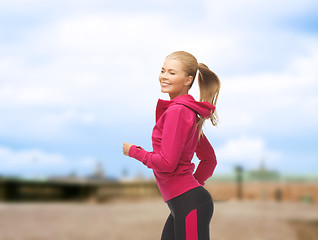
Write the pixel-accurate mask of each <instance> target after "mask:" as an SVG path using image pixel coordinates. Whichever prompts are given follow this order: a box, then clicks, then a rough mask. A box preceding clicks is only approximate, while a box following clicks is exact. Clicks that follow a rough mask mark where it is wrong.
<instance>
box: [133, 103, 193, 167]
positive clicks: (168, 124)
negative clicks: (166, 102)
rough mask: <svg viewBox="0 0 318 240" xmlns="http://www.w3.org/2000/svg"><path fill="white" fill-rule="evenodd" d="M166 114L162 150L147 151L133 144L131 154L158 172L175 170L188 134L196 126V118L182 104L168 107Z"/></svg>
mask: <svg viewBox="0 0 318 240" xmlns="http://www.w3.org/2000/svg"><path fill="white" fill-rule="evenodd" d="M164 114H165V119H164V123H163V129H162V137H161V149H160V152H159V153H154V152H147V151H145V150H144V149H143V148H141V147H138V146H135V145H133V146H131V148H130V150H129V156H130V157H133V158H135V159H137V160H139V161H141V162H142V163H143V164H144V165H146V166H147V167H148V168H151V169H153V170H155V171H157V172H173V171H175V169H176V167H177V165H178V163H179V159H180V156H181V154H182V152H183V149H184V146H185V143H186V140H187V138H188V134H189V132H190V131H191V128H192V127H193V126H195V119H194V118H191V116H189V115H188V114H186V111H185V110H184V109H183V108H182V107H180V106H178V107H171V109H170V108H168V109H167V110H166V112H165V113H164Z"/></svg>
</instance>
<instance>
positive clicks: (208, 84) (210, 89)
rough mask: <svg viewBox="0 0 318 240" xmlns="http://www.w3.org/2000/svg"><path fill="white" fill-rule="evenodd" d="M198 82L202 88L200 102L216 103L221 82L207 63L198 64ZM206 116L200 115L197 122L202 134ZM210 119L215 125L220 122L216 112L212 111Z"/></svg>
mask: <svg viewBox="0 0 318 240" xmlns="http://www.w3.org/2000/svg"><path fill="white" fill-rule="evenodd" d="M198 70H199V74H198V83H199V88H200V102H209V103H211V104H212V105H214V106H215V105H216V102H217V100H218V96H219V91H220V87H221V82H220V79H219V78H218V76H217V75H216V74H215V73H214V72H212V71H211V70H210V69H209V68H208V67H207V66H206V65H205V64H203V63H199V64H198ZM205 120H206V118H202V117H200V120H199V122H198V124H197V127H198V129H199V132H200V136H201V134H202V126H203V123H204V121H205ZM210 120H211V123H212V125H213V126H216V125H217V123H218V120H219V119H218V116H217V114H216V112H215V111H214V112H211V115H210Z"/></svg>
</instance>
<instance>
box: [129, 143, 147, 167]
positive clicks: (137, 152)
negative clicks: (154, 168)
mask: <svg viewBox="0 0 318 240" xmlns="http://www.w3.org/2000/svg"><path fill="white" fill-rule="evenodd" d="M128 154H129V157H132V158H135V159H137V160H138V161H140V162H142V163H143V164H145V156H146V154H147V152H146V151H145V150H144V149H143V148H142V147H140V146H136V145H132V146H131V147H130V149H129V153H128Z"/></svg>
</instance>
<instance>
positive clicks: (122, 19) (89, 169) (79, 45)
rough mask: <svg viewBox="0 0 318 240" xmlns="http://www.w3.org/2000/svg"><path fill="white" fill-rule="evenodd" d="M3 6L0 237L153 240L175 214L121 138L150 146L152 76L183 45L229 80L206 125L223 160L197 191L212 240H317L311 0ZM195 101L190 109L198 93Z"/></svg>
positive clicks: (317, 59) (155, 89) (156, 92)
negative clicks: (210, 207) (215, 118)
mask: <svg viewBox="0 0 318 240" xmlns="http://www.w3.org/2000/svg"><path fill="white" fill-rule="evenodd" d="M0 6H1V7H0V119H1V120H0V240H1V239H50V237H53V235H54V234H46V235H45V233H44V232H43V234H44V235H41V234H42V233H41V231H40V229H42V228H44V229H48V230H47V233H55V234H57V233H60V235H59V237H58V239H72V236H73V237H74V236H76V238H77V239H80V236H83V239H105V238H106V239H131V238H130V237H131V234H128V235H127V236H126V235H125V233H123V232H121V231H118V232H116V231H115V232H112V230H114V229H115V228H114V227H110V228H109V229H108V228H107V227H105V225H108V226H111V223H112V224H114V226H122V227H123V228H126V229H127V228H129V227H131V228H133V229H134V234H137V235H136V236H138V237H137V238H134V239H159V236H160V232H161V229H162V225H163V224H164V221H165V217H166V215H167V214H168V210H167V208H166V206H165V204H164V203H163V201H162V200H161V199H160V195H159V193H158V190H157V187H156V184H155V183H154V179H153V175H152V171H151V170H150V169H147V168H146V167H144V166H143V165H142V164H141V163H140V162H138V161H136V160H134V159H131V158H128V157H125V156H123V155H122V143H123V142H130V143H133V144H137V145H141V146H142V147H143V148H145V149H146V150H149V151H151V150H152V147H151V133H152V128H153V126H154V122H155V107H156V102H157V100H158V98H161V99H168V96H166V95H164V94H162V93H161V92H160V87H159V81H158V75H159V72H160V69H161V66H162V64H163V61H164V58H165V57H166V56H167V55H168V54H169V53H171V52H173V51H178V50H184V51H187V52H190V53H192V54H193V55H194V56H195V57H196V58H197V59H198V62H203V63H205V64H206V65H208V66H209V67H210V69H211V70H213V71H214V72H215V73H216V74H217V75H218V76H219V78H220V80H221V83H222V87H221V92H220V96H219V100H218V103H217V106H216V107H217V112H218V115H219V118H220V123H219V125H218V127H212V126H211V124H208V123H206V125H205V126H204V132H205V134H206V135H207V137H208V139H209V140H210V142H211V143H212V145H213V147H214V149H215V152H216V155H217V159H218V166H217V167H216V170H215V172H214V175H213V177H212V178H211V179H210V180H209V181H208V183H207V185H206V188H207V189H208V190H209V191H210V192H211V193H212V196H213V197H214V199H215V201H216V212H215V217H214V218H213V221H212V223H211V224H212V225H211V226H212V227H211V229H212V228H213V231H212V234H214V236H215V238H214V239H220V240H222V239H224V240H225V239H233V236H236V237H238V236H242V239H303V240H306V239H318V230H317V228H318V227H317V226H318V218H317V217H316V216H315V215H314V214H313V213H315V211H316V210H317V203H318V171H317V170H318V163H317V160H318V148H317V143H318V141H317V140H318V112H317V110H316V109H317V108H318V96H317V92H318V81H317V78H318V70H317V65H318V17H317V16H318V3H317V1H314V0H303V1H300V0H289V1H287V0H278V1H277V0H275V1H274V0H267V1H265V0H259V1H250V0H242V1H234V0H225V1H208V0H198V1H189V0H184V1H179V0H176V1H171V0H161V1H158V0H149V1H146V0H136V1H127V0H116V1H115V0H105V1H101V0H91V1H81V0H80V1H73V0H64V1H60V0H56V1H49V0H0ZM190 93H191V94H192V95H193V96H194V97H195V98H196V99H197V100H198V98H199V89H198V86H197V84H194V85H193V87H192V89H191V92H190ZM194 162H195V163H196V164H197V163H198V160H197V159H196V158H195V159H194ZM16 202H19V204H17V205H16V204H12V203H16ZM34 202H35V203H36V204H34ZM44 202H45V204H44ZM48 202H50V203H52V204H47V203H48ZM53 202H54V204H53ZM56 202H59V204H56ZM31 203H33V204H31ZM70 203H72V204H70ZM82 203H85V204H82ZM92 203H94V204H92ZM95 203H103V204H97V205H96V204H95ZM30 204H31V205H30ZM74 204H75V205H74ZM78 204H79V205H78ZM52 209H53V210H54V211H51V210H52ZM145 209H147V211H146V210H145ZM152 209H157V210H158V212H152V211H154V210H152ZM239 209H240V211H239ZM73 210H74V211H73ZM159 210H160V211H159ZM85 211H87V212H85ZM134 211H135V212H134ZM52 212H54V214H55V215H54V216H52V215H50V214H51V213H52ZM92 212H93V213H95V215H94V214H92V218H93V219H94V218H98V219H99V217H100V219H99V221H100V223H98V224H97V225H96V224H94V227H96V229H95V228H94V227H93V226H92V225H89V224H90V223H91V222H90V220H89V217H87V215H90V213H92ZM118 212H120V214H119V213H118ZM146 212H147V213H148V214H149V215H147V213H146ZM316 212H317V211H316ZM84 213H85V214H84ZM101 213H104V214H101ZM151 213H152V214H151ZM37 214H38V215H37ZM77 214H79V215H77ZM81 214H83V215H81ZM98 214H101V215H100V216H99V215H98ZM112 214H113V215H112ZM134 214H136V215H134ZM138 214H141V215H138ZM142 214H144V215H142ZM160 214H162V215H160ZM233 214H234V215H233ZM117 215H124V216H127V217H126V218H125V219H126V220H123V219H117V220H116V221H112V220H111V219H114V218H116V216H117ZM316 215H317V214H316ZM98 216H99V217H98ZM107 216H108V217H107ZM110 216H112V217H110ZM128 216H130V218H131V219H134V220H131V221H129V217H128ZM133 216H135V217H134V218H133ZM137 216H139V217H137ZM242 216H245V217H242ZM136 218H137V219H139V221H141V222H138V221H136ZM43 219H46V221H43ZM85 219H86V220H87V221H88V222H84V220H85ZM143 219H144V220H145V221H143ZM239 219H241V221H240V224H241V225H240V224H238V225H237V222H236V221H238V220H239ZM244 219H245V220H246V221H245V220H244ZM82 221H83V222H82ZM26 222H28V224H26ZM44 222H46V223H47V224H46V225H44ZM108 222H109V223H108ZM13 223H14V224H13ZM53 223H54V224H53ZM279 223H282V224H281V225H279ZM52 224H53V225H54V226H56V229H54V227H53V228H50V227H49V226H53V225H52ZM59 224H60V225H59ZM78 224H83V225H85V226H86V227H85V228H83V227H79V226H80V225H78ZM99 224H100V225H99ZM134 224H135V225H134ZM147 224H151V225H149V226H148V225H147ZM213 224H214V225H213ZM233 224H234V225H235V226H237V229H236V230H235V228H234V227H232V230H233V231H228V229H227V227H228V226H233ZM253 224H254V225H253ZM12 226H15V227H12ZM62 226H64V227H62ZM65 226H66V227H65ZM132 226H134V227H132ZM275 226H276V228H278V229H275V228H274V227H275ZM277 226H279V227H277ZM98 227H100V229H99V228H98ZM15 228H16V229H20V230H21V231H15V230H14V229H15ZM4 229H6V231H4ZM32 229H33V230H32ZM62 229H64V230H62ZM75 229H76V231H79V230H78V229H81V230H82V229H86V230H85V231H86V235H85V234H84V235H83V232H81V231H79V232H80V233H79V232H76V231H75ZM101 229H102V230H101ZM138 229H140V230H138ZM142 229H149V234H150V235H147V234H148V233H145V232H144V231H143V230H142ZM150 229H151V231H150ZM262 229H263V230H262ZM73 230H74V231H73ZM50 231H51V232H50ZM82 231H83V230H82ZM90 231H91V232H90ZM17 232H20V233H22V235H23V236H17V235H16V233H17ZM127 233H129V231H127ZM280 233H282V234H285V235H280ZM28 234H29V235H28ZM68 234H69V235H68ZM72 234H73V235H72ZM74 234H75V235H74ZM76 234H78V235H76ZM107 234H108V235H107ZM143 234H144V235H143ZM151 234H155V235H151ZM231 234H233V235H231ZM248 234H250V235H248ZM282 236H283V237H282ZM23 237H24V238H23ZM52 239H57V238H52Z"/></svg>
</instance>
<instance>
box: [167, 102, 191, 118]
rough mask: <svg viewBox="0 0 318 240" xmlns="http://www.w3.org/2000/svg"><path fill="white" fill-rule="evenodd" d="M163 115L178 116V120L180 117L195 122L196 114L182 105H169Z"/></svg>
mask: <svg viewBox="0 0 318 240" xmlns="http://www.w3.org/2000/svg"><path fill="white" fill-rule="evenodd" d="M164 114H165V115H169V116H176V117H177V116H178V117H179V118H180V117H181V118H186V119H189V120H196V113H195V112H194V111H193V110H191V109H190V108H188V107H187V106H185V105H183V104H172V105H170V106H169V107H168V108H167V109H166V111H165V113H164Z"/></svg>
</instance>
